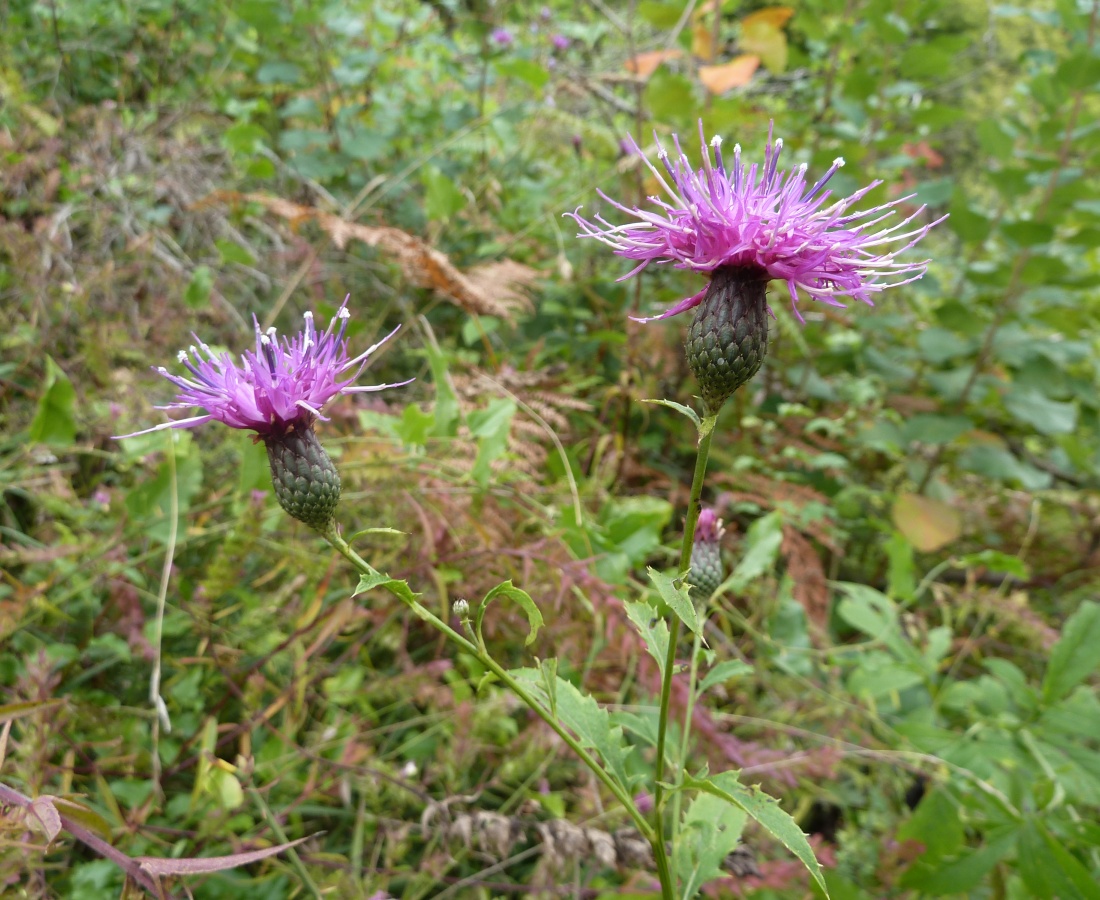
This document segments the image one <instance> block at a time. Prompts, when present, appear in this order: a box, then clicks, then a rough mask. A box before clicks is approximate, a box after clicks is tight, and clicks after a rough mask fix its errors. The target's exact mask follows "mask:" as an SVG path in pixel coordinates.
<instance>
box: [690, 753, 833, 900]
mask: <svg viewBox="0 0 1100 900" xmlns="http://www.w3.org/2000/svg"><path fill="white" fill-rule="evenodd" d="M682 787H683V788H684V789H685V790H697V791H703V792H705V793H708V794H713V795H714V796H715V797H719V798H721V799H722V800H725V801H726V802H727V803H732V804H734V805H735V806H739V807H741V809H743V810H744V811H745V812H747V813H748V814H749V815H750V816H752V817H753V818H754V819H755V820H756V821H757V822H759V823H760V824H761V825H762V826H763V827H764V829H765V830H766V831H767V832H768V833H769V834H771V835H772V837H774V838H776V839H777V840H778V841H779V842H780V843H781V844H783V846H784V847H786V848H787V849H788V850H790V851H791V852H792V853H793V854H794V855H795V856H797V857H798V858H799V860H801V861H802V865H804V866H805V867H806V869H807V870H808V871H809V873H810V875H812V876H813V879H814V881H816V882H817V883H818V885H819V886H820V887H821V890H822V891H824V892H825V896H826V897H828V896H829V891H828V888H827V887H826V885H825V878H824V877H823V876H822V874H821V867H820V866H819V865H818V863H817V857H815V856H814V851H813V848H812V847H810V842H809V841H808V840H806V835H805V834H804V833H803V831H802V829H801V828H799V827H798V823H797V822H796V821H795V820H794V819H792V818H791V817H790V815H788V814H787V813H786V812H784V811H783V810H782V809H781V808H780V806H779V803H778V802H777V801H776V800H775V798H774V797H769V796H768V795H767V794H765V793H764V792H763V791H762V790H760V789H759V788H758V787H755V786H754V787H746V786H745V785H743V784H741V782H740V781H738V780H737V773H736V772H722V773H720V774H718V775H714V776H711V777H709V778H695V777H694V776H691V775H685V776H684V782H683V785H682Z"/></svg>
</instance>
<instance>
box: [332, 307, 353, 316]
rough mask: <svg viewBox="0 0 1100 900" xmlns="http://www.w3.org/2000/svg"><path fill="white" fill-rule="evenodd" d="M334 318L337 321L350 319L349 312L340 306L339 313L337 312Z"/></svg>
mask: <svg viewBox="0 0 1100 900" xmlns="http://www.w3.org/2000/svg"><path fill="white" fill-rule="evenodd" d="M336 318H338V319H350V318H351V310H349V309H348V308H347V307H346V306H341V307H340V312H338V313H337V314H336Z"/></svg>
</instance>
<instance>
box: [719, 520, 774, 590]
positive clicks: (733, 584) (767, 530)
mask: <svg viewBox="0 0 1100 900" xmlns="http://www.w3.org/2000/svg"><path fill="white" fill-rule="evenodd" d="M782 542H783V516H782V514H781V513H780V512H779V510H776V511H775V512H770V513H768V514H767V515H766V516H763V517H761V518H759V519H757V520H756V521H755V522H753V523H752V525H750V526H749V530H748V533H747V534H746V535H745V555H744V556H743V557H741V561H740V562H739V563H738V564H737V566H736V567H735V568H734V570H733V573H732V574H731V575H730V577H729V578H727V579H726V583H725V586H727V587H729V588H730V589H731V590H732V591H734V592H735V593H736V592H739V591H743V590H744V589H745V588H746V587H748V586H749V584H750V583H751V582H753V581H755V580H756V579H757V578H759V577H760V576H761V575H763V574H764V573H765V572H768V571H770V570H771V569H772V567H773V566H775V561H776V559H778V557H779V545H780V544H781V543H782Z"/></svg>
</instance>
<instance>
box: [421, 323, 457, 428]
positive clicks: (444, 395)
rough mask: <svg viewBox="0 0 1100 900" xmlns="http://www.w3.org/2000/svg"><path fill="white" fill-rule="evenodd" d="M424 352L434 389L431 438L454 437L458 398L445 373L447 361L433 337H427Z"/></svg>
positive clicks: (449, 376)
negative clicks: (433, 418) (433, 420)
mask: <svg viewBox="0 0 1100 900" xmlns="http://www.w3.org/2000/svg"><path fill="white" fill-rule="evenodd" d="M424 352H425V353H426V354H427V356H428V365H429V366H430V367H431V370H432V384H433V385H434V387H435V410H434V412H435V422H434V423H433V427H432V430H431V432H430V433H431V435H432V437H454V435H455V434H456V433H457V431H458V421H459V417H460V416H461V412H460V411H459V408H458V397H457V396H456V395H455V392H454V387H453V385H452V384H451V374H450V372H448V371H447V361H446V359H445V358H444V356H443V351H442V350H440V349H439V344H438V343H436V340H435V337H434V336H433V335H429V336H428V339H427V340H426V341H425V343H424Z"/></svg>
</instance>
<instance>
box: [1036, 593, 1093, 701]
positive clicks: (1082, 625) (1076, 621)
mask: <svg viewBox="0 0 1100 900" xmlns="http://www.w3.org/2000/svg"><path fill="white" fill-rule="evenodd" d="M1098 666H1100V603H1097V602H1096V601H1095V600H1086V601H1085V602H1084V603H1082V604H1081V605H1080V606H1079V607H1078V609H1077V611H1076V612H1075V613H1074V614H1073V615H1072V616H1070V617H1069V619H1068V620H1067V621H1066V624H1065V627H1064V628H1063V629H1062V636H1061V638H1059V640H1058V643H1056V644H1055V645H1054V647H1053V649H1052V650H1051V651H1050V662H1049V663H1048V664H1047V671H1046V675H1045V676H1044V677H1043V700H1044V701H1045V702H1046V703H1054V702H1056V701H1058V700H1061V699H1062V698H1063V697H1065V696H1066V694H1068V693H1069V692H1070V691H1071V690H1073V688H1075V687H1076V686H1077V685H1078V684H1080V683H1081V682H1082V681H1084V680H1085V679H1086V678H1088V677H1089V676H1090V675H1091V674H1092V673H1093V672H1094V671H1096V668H1097V667H1098Z"/></svg>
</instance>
